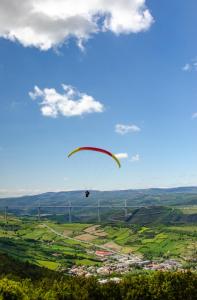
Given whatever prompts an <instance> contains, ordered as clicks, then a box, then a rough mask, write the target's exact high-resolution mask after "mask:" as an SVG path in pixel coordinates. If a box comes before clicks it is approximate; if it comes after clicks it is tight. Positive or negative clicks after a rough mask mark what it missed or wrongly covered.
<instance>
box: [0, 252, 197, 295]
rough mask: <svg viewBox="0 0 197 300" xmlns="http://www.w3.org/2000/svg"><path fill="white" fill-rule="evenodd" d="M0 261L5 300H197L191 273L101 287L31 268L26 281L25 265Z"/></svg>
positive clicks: (132, 278)
mask: <svg viewBox="0 0 197 300" xmlns="http://www.w3.org/2000/svg"><path fill="white" fill-rule="evenodd" d="M0 261H1V277H0V299H2V300H4V299H5V300H6V299H11V300H18V299H20V300H22V299H23V300H28V299H32V300H38V299H39V300H44V299H45V300H47V299H52V300H56V299H57V300H58V299H59V300H63V299H64V300H98V299H99V300H112V299H113V300H123V299H128V300H129V299H130V300H142V299H143V300H152V299H157V300H163V299H165V300H182V299H184V300H196V295H197V274H195V273H191V272H189V271H185V272H153V273H139V274H138V273H134V274H130V275H128V276H126V277H124V278H122V279H121V281H120V282H119V283H116V282H113V281H108V282H107V283H105V284H100V283H99V282H98V280H97V278H95V277H90V278H85V277H66V276H63V275H60V274H59V273H55V272H53V273H52V272H51V271H48V270H46V271H43V269H39V268H37V269H35V267H34V266H31V265H30V264H28V271H27V272H26V276H25V277H24V272H23V269H24V268H25V265H24V264H23V263H21V265H20V262H16V261H15V260H12V259H11V258H9V257H8V256H6V255H0ZM8 266H9V267H8ZM7 267H8V268H7ZM31 267H32V269H33V270H32V271H31ZM21 271H22V275H21ZM33 274H34V275H33Z"/></svg>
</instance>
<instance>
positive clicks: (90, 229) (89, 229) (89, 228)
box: [84, 225, 101, 233]
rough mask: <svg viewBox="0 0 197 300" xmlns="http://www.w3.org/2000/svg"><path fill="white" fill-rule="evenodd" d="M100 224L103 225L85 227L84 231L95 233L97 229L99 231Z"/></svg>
mask: <svg viewBox="0 0 197 300" xmlns="http://www.w3.org/2000/svg"><path fill="white" fill-rule="evenodd" d="M100 226H101V225H94V226H90V227H88V228H86V229H84V231H85V232H87V233H94V232H95V231H97V229H98V228H99V227H100Z"/></svg>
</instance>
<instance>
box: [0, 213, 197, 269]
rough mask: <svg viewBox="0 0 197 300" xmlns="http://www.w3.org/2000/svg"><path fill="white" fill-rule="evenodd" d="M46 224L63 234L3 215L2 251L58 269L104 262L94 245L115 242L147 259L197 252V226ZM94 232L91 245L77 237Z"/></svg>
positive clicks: (120, 248)
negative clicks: (4, 217) (99, 259)
mask: <svg viewBox="0 0 197 300" xmlns="http://www.w3.org/2000/svg"><path fill="white" fill-rule="evenodd" d="M45 224H46V225H48V226H49V227H50V228H52V229H53V230H55V232H58V233H60V234H62V236H60V235H57V234H56V233H55V232H52V231H50V230H48V228H47V227H45V225H44V223H42V222H36V221H31V220H29V221H28V220H24V219H17V218H12V217H9V220H8V223H7V224H6V223H5V221H4V219H3V218H0V251H1V252H6V253H8V254H11V255H12V256H14V257H16V258H20V259H21V260H28V261H30V262H33V263H36V264H38V265H41V266H47V267H48V268H50V269H54V270H57V269H61V268H65V267H67V266H70V265H72V264H78V265H83V264H86V265H95V264H100V263H99V262H98V259H97V257H96V256H95V254H94V251H95V250H96V246H95V247H94V246H92V245H91V244H93V245H105V246H106V245H107V247H110V245H111V248H112V249H113V250H116V249H117V251H118V252H122V253H136V254H138V255H141V256H144V258H147V259H160V258H176V259H179V260H181V261H185V260H190V259H191V257H194V256H195V255H196V253H197V225H191V226H189V225H187V226H184V225H180V226H164V225H163V226H161V225H160V226H154V227H148V226H142V227H140V226H138V227H137V226H134V225H130V227H115V226H109V225H108V226H105V225H101V226H98V227H96V228H94V230H92V228H91V226H93V224H92V225H91V224H81V223H74V224H58V223H55V222H52V221H46V222H45ZM90 231H91V235H93V236H95V239H92V240H91V244H89V245H88V244H86V243H84V242H83V241H78V240H74V239H77V237H78V236H80V235H84V236H85V234H86V235H87V232H90ZM87 236H88V235H87ZM70 238H74V239H70ZM87 241H88V240H87Z"/></svg>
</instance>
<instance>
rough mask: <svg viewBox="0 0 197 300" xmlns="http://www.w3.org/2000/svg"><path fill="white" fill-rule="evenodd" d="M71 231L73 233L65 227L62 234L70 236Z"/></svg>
mask: <svg viewBox="0 0 197 300" xmlns="http://www.w3.org/2000/svg"><path fill="white" fill-rule="evenodd" d="M72 233H73V231H72V230H69V229H65V230H64V232H63V235H64V236H71V235H72Z"/></svg>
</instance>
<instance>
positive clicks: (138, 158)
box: [131, 153, 140, 162]
mask: <svg viewBox="0 0 197 300" xmlns="http://www.w3.org/2000/svg"><path fill="white" fill-rule="evenodd" d="M139 160H140V155H139V154H138V153H137V154H135V155H133V156H132V157H131V162H137V161H139Z"/></svg>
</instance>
